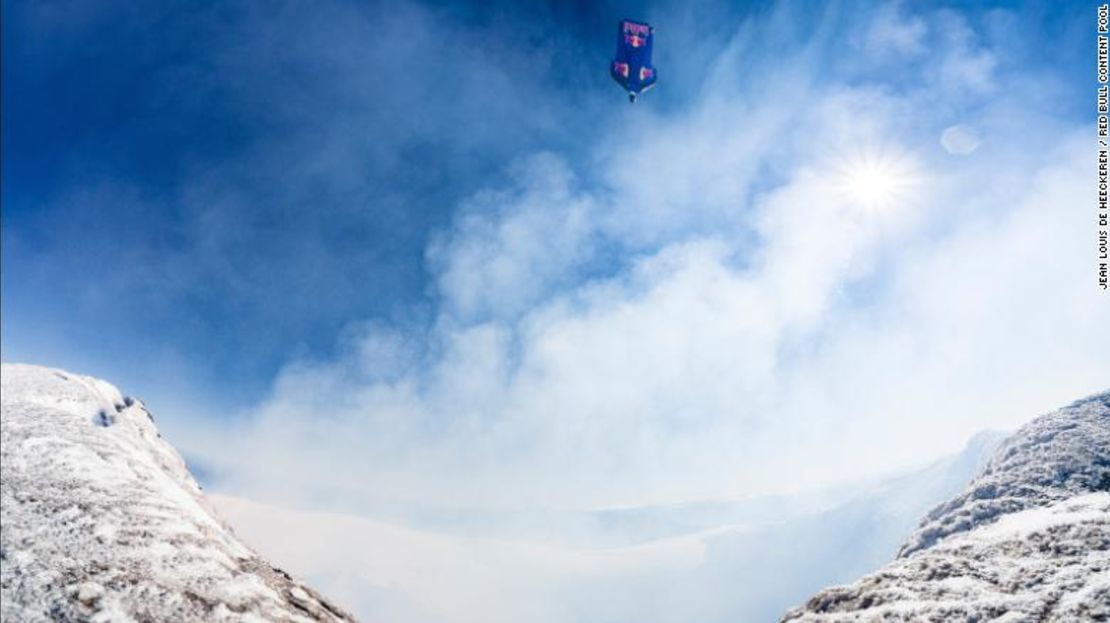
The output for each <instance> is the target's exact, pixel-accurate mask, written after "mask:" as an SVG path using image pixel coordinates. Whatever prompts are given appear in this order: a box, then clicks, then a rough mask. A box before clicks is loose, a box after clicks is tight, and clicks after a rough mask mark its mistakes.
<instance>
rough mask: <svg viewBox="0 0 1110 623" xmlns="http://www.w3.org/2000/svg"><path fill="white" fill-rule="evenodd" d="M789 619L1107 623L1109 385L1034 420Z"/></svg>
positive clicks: (1109, 570) (1109, 589) (1109, 578)
mask: <svg viewBox="0 0 1110 623" xmlns="http://www.w3.org/2000/svg"><path fill="white" fill-rule="evenodd" d="M783 620H784V621H981V622H984V621H998V622H1003V621H1005V622H1017V621H1060V622H1065V621H1067V622H1071V621H1110V393H1105V394H1101V395H1098V396H1094V397H1091V398H1088V399H1086V400H1081V401H1078V402H1076V403H1074V404H1072V405H1070V406H1067V407H1065V408H1063V409H1060V410H1058V411H1055V412H1053V413H1050V414H1048V415H1045V416H1042V417H1040V418H1037V419H1036V420H1034V421H1033V422H1031V423H1030V424H1028V425H1026V426H1025V427H1023V428H1022V429H1021V430H1019V431H1018V432H1017V433H1016V434H1014V435H1013V436H1012V437H1011V438H1010V439H1008V440H1007V441H1006V442H1005V443H1003V444H1002V446H1001V447H1000V448H999V449H998V450H997V452H996V453H995V455H994V458H993V459H992V460H991V461H990V463H989V464H988V465H987V467H986V468H985V469H984V470H983V472H982V473H981V474H980V475H979V476H978V477H977V478H975V479H974V480H973V481H972V482H971V484H970V485H968V487H967V488H966V489H965V490H964V492H963V493H962V494H960V495H959V496H957V497H955V498H954V499H952V500H951V501H949V502H947V503H945V504H942V505H940V506H939V507H937V508H936V509H935V510H933V511H932V512H931V513H929V514H928V515H927V516H926V518H925V520H924V521H923V522H922V523H921V526H920V527H919V528H918V529H917V531H915V532H914V534H913V535H912V536H911V537H910V538H909V540H908V541H907V542H906V543H905V545H903V547H902V549H901V551H900V552H899V554H898V557H897V558H896V559H895V560H894V562H892V563H890V564H888V565H887V566H886V567H884V568H883V569H882V570H880V571H878V572H877V573H874V574H871V575H869V576H866V577H864V578H863V579H861V580H859V581H857V582H856V583H855V584H852V585H850V586H841V587H833V588H829V589H826V590H824V591H822V592H820V593H818V594H817V595H816V596H814V597H813V598H811V599H810V600H809V601H808V602H806V604H805V605H804V606H802V607H799V608H796V609H794V610H791V611H790V612H788V613H787V614H786V616H785V617H784V618H783Z"/></svg>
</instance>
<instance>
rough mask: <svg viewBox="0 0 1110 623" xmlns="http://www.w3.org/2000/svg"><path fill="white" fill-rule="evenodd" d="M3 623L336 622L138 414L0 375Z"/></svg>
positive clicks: (79, 388) (103, 387)
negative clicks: (256, 545) (206, 492)
mask: <svg viewBox="0 0 1110 623" xmlns="http://www.w3.org/2000/svg"><path fill="white" fill-rule="evenodd" d="M0 378H2V388H0V394H2V398H3V400H2V402H3V406H2V411H0V436H2V438H0V602H2V606H0V614H2V617H0V618H3V620H5V621H47V620H52V621H58V620H62V621H132V620H134V621H341V620H349V619H350V617H349V615H347V614H346V613H344V612H343V611H342V610H340V609H339V608H337V607H336V606H334V605H332V604H330V603H328V602H327V601H325V600H324V599H323V598H322V597H321V596H320V595H318V594H317V593H316V592H315V591H313V590H312V589H310V588H308V587H306V586H305V585H303V584H301V583H300V582H298V581H297V580H295V579H293V578H291V577H290V576H289V575H288V574H286V573H285V572H283V571H281V570H280V569H277V568H275V567H273V566H271V565H270V564H269V563H268V562H266V561H265V560H263V559H262V558H261V557H259V556H258V554H256V553H255V552H254V551H252V550H251V549H250V548H249V547H247V546H246V545H244V544H243V543H242V542H241V541H240V540H239V539H238V538H237V537H236V536H235V535H234V534H232V532H231V530H230V529H229V528H228V527H227V526H226V525H225V524H224V523H223V522H222V521H221V520H219V519H218V518H217V517H216V515H215V514H214V513H213V511H212V508H211V507H210V506H209V504H208V502H207V501H206V500H205V498H204V496H203V495H202V494H201V492H200V487H199V486H198V485H197V483H196V481H195V480H194V479H193V478H192V476H191V475H190V474H189V471H188V470H187V469H186V467H185V463H184V461H183V460H182V459H181V457H180V456H179V455H178V454H177V452H176V451H175V450H174V449H173V447H171V446H170V445H169V444H168V443H167V442H166V441H164V440H163V439H162V438H161V436H160V435H159V434H158V430H157V428H156V427H155V425H154V420H153V418H152V417H151V415H150V413H149V412H147V410H146V408H145V407H144V405H143V404H142V402H141V401H138V400H135V399H132V398H127V397H124V396H122V395H121V394H120V392H119V390H117V389H116V388H115V387H113V386H112V385H110V384H108V383H106V382H104V381H100V380H97V379H93V378H90V377H84V376H79V375H75V374H70V373H68V372H63V371H61V370H52V369H48V368H42V367H37V366H27V365H15V364H4V365H3V367H2V369H0Z"/></svg>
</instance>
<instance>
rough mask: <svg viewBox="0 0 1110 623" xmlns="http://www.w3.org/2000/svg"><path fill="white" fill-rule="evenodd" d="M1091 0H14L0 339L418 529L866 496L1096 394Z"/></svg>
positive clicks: (336, 500)
mask: <svg viewBox="0 0 1110 623" xmlns="http://www.w3.org/2000/svg"><path fill="white" fill-rule="evenodd" d="M1094 8H1095V5H1094V4H1093V3H1080V2H1077V3H1032V2H1030V3H1020V2H971V3H913V2H893V3H865V2H842V3H813V2H766V3H763V2H760V3H740V2H671V3H666V2H660V3H619V2H581V3H562V2H559V3H549V4H542V3H534V4H527V5H525V4H523V3H515V2H480V3H478V2H476V3H471V4H466V3H462V4H456V3H420V2H344V1H339V0H322V1H317V2H267V3H247V2H225V3H201V2H194V3H187V2H161V3H133V2H131V3H124V2H118V3H114V2H98V3H86V2H67V3H37V2H17V1H11V0H5V2H4V4H3V111H4V115H3V160H2V167H3V171H2V174H3V185H2V193H3V194H2V199H3V232H2V235H3V246H2V254H3V258H2V259H3V283H2V287H3V297H2V311H3V323H2V333H3V334H2V347H3V357H4V359H5V360H6V361H22V362H30V363H41V364H46V365H52V366H58V367H64V368H68V369H71V370H73V371H77V372H82V373H86V374H91V375H94V376H98V377H102V378H106V379H108V380H110V381H112V382H113V383H115V384H116V385H118V386H119V387H120V388H121V389H122V390H123V391H124V392H125V393H128V394H134V395H138V396H140V397H142V398H144V399H145V400H146V402H147V404H148V406H149V407H150V408H151V410H152V411H153V412H154V413H155V414H156V415H157V417H158V424H159V427H160V429H161V430H162V431H163V432H164V433H166V434H167V436H168V437H169V438H170V439H171V440H172V441H173V442H174V443H175V445H176V446H177V447H178V448H180V449H181V450H182V451H183V453H184V454H185V455H186V457H187V458H188V459H189V461H190V462H191V463H192V464H193V465H194V466H195V467H196V468H198V469H200V470H202V475H203V477H204V479H205V480H206V484H208V485H210V488H211V489H213V490H217V491H220V492H223V493H225V494H230V495H234V496H238V497H239V498H242V499H246V500H253V501H254V502H251V503H252V504H253V503H255V502H260V503H265V504H272V505H276V506H280V507H285V508H297V509H304V510H309V511H313V512H319V513H329V512H336V511H342V512H348V513H355V514H358V515H360V516H361V517H362V518H377V519H381V518H386V519H388V520H389V521H396V522H399V525H401V528H397V527H396V526H393V527H388V528H383V534H392V535H394V536H397V535H398V534H400V533H398V532H396V530H402V531H404V530H410V529H415V528H413V526H416V527H419V528H420V529H424V528H427V526H428V525H429V524H428V522H427V521H426V519H427V517H429V516H432V517H437V518H438V520H439V523H438V524H436V522H432V524H435V525H442V524H444V523H446V524H450V523H451V519H450V518H451V517H466V516H471V515H469V514H468V513H472V514H476V515H477V516H490V515H491V514H492V515H494V516H496V515H497V513H507V514H510V515H511V514H512V513H517V512H519V513H525V514H528V513H532V514H536V513H538V514H539V515H540V516H545V515H544V513H546V512H548V511H552V510H560V511H568V512H577V511H581V510H582V509H593V510H596V509H612V508H626V507H636V506H640V505H653V504H675V503H681V502H689V501H697V500H738V499H748V498H752V499H763V498H759V497H758V496H782V495H794V494H798V493H799V492H807V491H814V490H823V491H829V489H828V488H829V487H841V486H846V485H847V486H849V488H851V487H859V486H861V483H871V482H874V481H875V480H876V479H878V478H881V477H883V476H884V475H887V474H892V473H900V472H903V471H904V470H907V469H912V468H914V467H915V466H920V465H923V464H926V463H928V462H929V461H931V460H934V459H935V458H936V457H938V456H941V455H944V454H946V453H950V452H953V451H955V450H957V449H958V448H960V447H962V446H963V444H964V443H965V442H966V440H967V439H968V438H969V437H971V436H972V435H973V434H975V433H976V432H978V431H981V430H984V429H1007V428H1013V427H1015V426H1017V425H1018V424H1020V423H1023V422H1024V421H1027V420H1028V419H1030V418H1032V417H1033V416H1035V415H1037V414H1039V413H1041V412H1044V411H1046V410H1048V409H1051V408H1055V407H1057V406H1060V405H1061V404H1064V403H1066V402H1069V401H1071V400H1073V399H1076V398H1078V397H1081V396H1083V395H1086V394H1089V393H1092V392H1095V391H1099V390H1104V389H1105V388H1106V386H1105V384H1106V380H1107V379H1108V378H1110V360H1107V358H1106V356H1105V353H1106V352H1108V350H1110V332H1108V331H1106V330H1105V328H1106V326H1107V323H1108V322H1110V308H1108V307H1107V300H1106V298H1105V295H1103V294H1102V293H1100V292H1099V291H1098V290H1097V287H1096V284H1095V259H1094V256H1095V229H1094V224H1093V222H1092V219H1091V215H1092V213H1093V211H1092V207H1093V202H1092V201H1091V199H1092V198H1093V196H1094V181H1095V180H1094V177H1093V172H1094V166H1093V165H1094V162H1095V161H1094V152H1093V140H1094V116H1093V113H1094V109H1093V102H1094V97H1093V95H1094V71H1093V58H1094V32H1093V30H1094ZM625 16H629V17H636V18H642V19H645V20H647V21H650V22H651V23H652V24H653V25H654V26H655V28H656V33H657V41H656V45H655V54H656V58H655V61H656V65H657V68H658V71H659V76H660V78H659V83H658V87H657V88H655V89H653V90H652V91H650V92H648V93H647V94H645V95H644V96H643V97H642V98H641V99H640V101H638V102H637V103H636V104H635V105H629V104H628V102H627V100H626V98H625V96H624V94H623V93H621V92H620V90H619V88H618V87H617V86H616V85H615V84H613V83H612V82H611V81H610V80H609V78H608V76H607V63H608V59H609V58H610V55H611V54H612V51H613V47H614V41H613V37H614V30H615V25H616V21H617V20H618V19H620V18H621V17H625ZM456 513H457V514H456ZM528 516H533V515H528ZM557 516H562V515H557V514H553V515H552V518H553V519H552V521H553V522H555V521H557V520H556V519H555V517H557ZM306 517H307V516H306ZM444 518H446V519H444ZM302 519H304V520H305V521H309V522H310V523H311V522H312V521H316V520H312V519H311V518H302ZM321 521H322V520H321ZM263 523H265V522H263ZM375 525H377V524H375ZM379 527H380V526H379ZM404 534H406V535H408V534H409V533H408V532H405V533H404ZM409 536H411V535H409ZM409 536H405V537H404V539H401V541H402V542H405V543H409V541H405V539H408V538H409ZM365 538H370V537H365ZM365 538H364V540H365ZM375 538H376V537H375ZM383 538H386V537H383ZM389 538H392V537H389ZM398 538H400V537H398ZM412 538H413V539H414V541H413V544H414V547H415V548H416V551H418V552H419V551H425V550H420V548H419V546H418V544H419V543H423V542H424V541H422V540H421V539H423V538H424V537H423V536H421V537H419V538H417V537H412ZM506 538H507V537H506ZM371 540H373V539H372V538H371ZM433 540H434V539H433ZM360 542H361V541H360ZM436 543H440V544H442V542H441V541H436ZM543 545H544V546H545V547H546V546H552V547H554V544H551V543H547V544H543ZM695 545H696V544H695ZM437 547H438V545H437ZM467 547H471V546H467ZM698 547H700V545H697V546H696V547H693V550H698ZM333 549H334V548H333ZM340 549H342V550H344V551H345V549H344V548H340ZM401 549H404V548H401ZM463 549H464V550H465V549H466V548H463ZM526 549H527V548H526ZM495 550H496V548H495ZM398 551H399V552H400V553H398V556H400V557H401V559H402V560H408V559H409V556H410V553H409V552H408V550H405V551H403V552H401V551H400V550H398ZM437 551H438V550H437ZM446 551H447V552H448V554H449V556H448V557H451V558H452V560H454V561H455V563H452V564H455V568H470V567H472V566H473V565H471V564H470V563H471V562H472V559H471V558H468V556H470V554H461V553H458V552H459V551H462V550H458V549H455V548H454V546H451V547H447V548H446ZM467 551H469V550H467ZM491 551H493V550H491ZM498 551H500V550H496V551H493V554H494V559H497V556H496V554H497V552H498ZM514 551H515V550H514ZM528 551H529V552H531V551H532V550H528ZM683 551H684V552H685V551H686V550H685V549H683ZM532 553H535V552H532ZM487 554H489V552H485V553H484V554H482V555H487ZM541 554H542V555H541V556H539V558H535V557H531V556H532V554H528V556H525V557H524V558H526V559H527V560H529V561H532V562H527V564H525V563H521V564H523V565H525V566H524V567H521V568H517V567H514V566H512V564H508V563H506V564H507V565H508V566H506V567H505V570H504V573H503V579H506V582H522V583H527V582H533V584H531V585H529V586H531V588H533V589H536V591H539V592H540V593H542V594H543V595H544V596H545V597H544V598H545V599H548V600H549V601H550V603H551V604H555V605H558V604H559V603H560V601H561V599H560V596H559V595H553V594H551V593H550V592H543V591H544V590H547V589H546V588H545V587H547V586H548V583H547V582H546V578H547V577H548V576H547V575H545V574H549V573H554V572H553V571H550V570H549V569H548V568H547V567H545V566H544V565H543V564H539V563H535V560H538V559H542V560H552V559H551V558H550V557H549V554H551V552H548V551H547V550H544V551H543V552H541ZM564 554H565V552H559V553H557V555H555V559H557V560H558V561H560V562H559V563H558V564H555V565H554V567H552V568H555V567H558V568H559V569H566V568H572V569H578V570H579V571H580V570H581V569H580V568H579V567H576V566H575V565H578V564H580V562H576V561H579V558H577V557H576V555H575V556H569V557H568V556H564ZM436 555H437V556H438V555H440V554H436ZM685 555H686V554H682V557H683V560H686V558H684V557H685ZM413 556H416V555H413ZM695 557H696V556H695ZM587 558H588V557H587ZM602 559H604V556H602V557H601V558H599V559H597V560H602ZM799 559H801V558H799ZM368 560H369V558H368ZM583 560H584V559H583ZM590 560H594V559H593V558H590ZM459 561H462V562H461V563H460V562H459ZM568 561H570V563H568ZM332 562H334V563H335V565H341V563H343V564H345V562H344V561H332ZM502 562H504V561H502ZM640 562H641V561H640V559H639V558H636V559H635V560H633V561H632V562H630V563H629V565H630V567H629V568H632V569H638V568H639V565H640ZM456 563H457V564H456ZM499 564H500V563H499ZM513 564H516V563H513ZM533 564H539V567H542V569H540V570H539V571H537V568H539V567H537V568H533V567H527V565H533ZM553 564H554V563H553ZM568 564H569V566H567V565H568ZM581 564H586V563H581ZM590 564H592V563H590ZM598 564H601V565H602V566H604V564H603V563H601V562H599V563H598ZM682 564H686V563H685V562H684V563H682ZM560 565H562V566H560ZM587 566H588V565H587ZM406 568H407V567H406ZM334 570H335V569H334V568H323V569H321V570H320V573H321V574H324V575H322V576H321V577H325V576H326V577H332V579H333V580H334V578H335V577H338V576H334V577H333V576H327V575H326V574H327V573H329V572H332V571H334ZM833 571H837V570H835V569H834V570H833ZM839 571H841V572H843V571H844V569H839ZM669 572H670V571H668V573H669ZM353 573H356V575H357V574H364V575H365V573H368V572H367V571H366V570H365V569H357V570H356V571H355V572H353ZM499 573H500V571H499ZM572 575H573V574H572ZM587 575H588V574H587ZM367 577H369V576H367ZM499 577H502V576H499ZM622 577H623V576H622ZM653 581H654V580H653ZM337 582H338V580H337ZM445 586H446V588H447V589H451V586H452V583H451V582H445V583H444V586H439V587H431V588H428V587H424V588H428V590H429V591H430V592H429V593H426V594H425V593H420V592H419V591H420V590H423V589H419V590H417V592H418V593H419V595H418V596H417V597H416V600H417V601H418V602H419V601H420V600H421V599H422V598H421V597H420V595H423V598H426V599H425V601H426V602H427V603H426V604H425V605H427V604H429V603H433V602H435V603H438V607H439V608H445V607H447V606H445V605H444V604H448V605H450V607H451V608H454V607H455V606H456V605H458V604H462V605H458V607H459V608H460V609H459V610H458V612H459V613H462V614H460V617H461V618H458V619H457V620H467V619H466V616H464V615H466V613H468V612H469V613H470V614H472V615H474V620H479V619H480V620H519V618H520V617H519V616H517V617H514V616H512V613H513V610H512V609H511V608H508V609H506V610H504V611H501V612H500V614H503V615H504V616H503V617H500V619H499V617H498V616H495V615H496V614H497V613H495V612H488V613H487V612H485V611H483V610H482V608H481V607H478V609H477V610H473V611H468V610H466V609H465V608H466V607H472V608H474V607H477V606H475V604H474V603H471V602H470V601H467V599H469V598H470V597H469V596H468V595H458V594H456V593H457V592H458V591H457V590H455V592H451V590H447V593H449V594H448V595H447V596H446V597H445V598H444V599H445V600H441V601H439V602H436V600H435V599H434V598H433V597H429V595H435V594H437V593H436V590H438V589H441V588H444V587H445ZM560 586H561V585H560ZM579 588H582V587H579ZM414 590H416V589H414ZM560 590H561V589H560ZM568 590H570V589H568ZM584 590H585V593H575V594H576V595H578V596H579V597H581V596H582V595H583V594H585V595H587V596H588V595H589V594H591V593H590V592H589V587H585V589H584ZM355 592H357V591H355ZM509 592H512V591H509ZM519 594H520V595H524V596H529V595H532V594H533V593H531V592H529V591H523V592H521V593H519ZM537 594H539V593H537ZM410 597H411V595H410ZM455 598H458V599H459V600H460V601H459V602H458V603H456V602H455V601H451V600H452V599H455ZM664 598H666V596H664V597H661V599H664ZM528 599H530V597H528ZM528 599H525V598H523V597H522V598H521V600H522V601H521V602H520V603H519V604H517V606H519V607H522V608H527V607H529V604H528V603H526V602H527V601H528ZM587 601H588V600H587ZM545 603H546V602H545ZM576 603H577V602H576ZM583 603H584V602H583ZM466 604H470V605H469V606H467V605H466ZM710 605H711V606H713V607H712V608H709V610H712V611H715V612H725V613H727V612H733V610H729V605H728V604H725V605H723V606H722V607H721V608H720V609H719V610H717V609H714V608H715V607H716V606H717V605H719V604H710ZM478 606H484V604H478ZM552 607H553V608H554V607H555V606H554V605H553V606H552ZM707 607H708V606H707ZM554 612H557V611H556V610H552V611H550V612H547V614H548V615H550V616H548V617H547V620H563V618H561V617H560V616H558V615H557V614H553V613H554ZM672 614H674V620H689V618H690V617H689V616H688V615H689V612H685V613H683V612H682V611H675V612H673V613H672ZM684 614H685V616H684ZM487 615H488V616H487ZM623 615H629V613H628V612H624V613H623ZM614 616H615V617H617V618H621V616H622V614H621V613H619V612H618V613H616V614H614ZM448 618H449V619H450V617H448ZM624 618H625V619H628V618H632V619H638V617H634V616H631V617H630V616H624ZM695 618H696V617H695ZM398 620H402V619H398ZM414 620H419V619H414ZM532 620H545V619H544V618H543V617H540V616H536V617H532Z"/></svg>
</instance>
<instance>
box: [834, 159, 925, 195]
mask: <svg viewBox="0 0 1110 623" xmlns="http://www.w3.org/2000/svg"><path fill="white" fill-rule="evenodd" d="M837 169H838V170H837V172H836V178H837V179H836V182H835V184H834V187H835V188H836V190H837V191H839V192H840V193H842V194H843V195H844V196H845V198H847V200H848V201H849V202H851V203H853V204H855V205H858V206H860V207H863V208H868V209H879V208H887V207H891V206H894V205H896V204H898V203H901V202H903V201H905V200H907V199H909V197H910V195H911V194H912V192H913V187H914V186H916V185H917V184H918V182H919V181H920V177H919V175H918V173H917V170H916V167H915V166H914V164H913V163H912V161H911V160H910V159H909V158H908V157H907V156H904V155H897V154H884V153H878V152H870V153H864V154H860V155H857V156H852V157H845V158H843V159H842V160H841V163H840V164H839V166H838V167H837Z"/></svg>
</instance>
